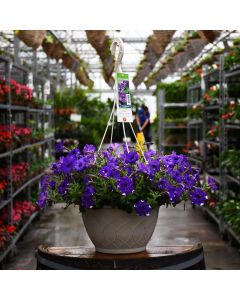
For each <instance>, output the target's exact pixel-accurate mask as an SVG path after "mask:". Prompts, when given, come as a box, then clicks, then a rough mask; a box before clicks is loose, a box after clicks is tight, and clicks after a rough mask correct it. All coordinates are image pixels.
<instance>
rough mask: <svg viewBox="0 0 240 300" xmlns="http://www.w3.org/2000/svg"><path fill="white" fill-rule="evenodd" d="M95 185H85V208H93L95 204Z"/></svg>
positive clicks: (83, 196) (83, 200) (83, 197)
mask: <svg viewBox="0 0 240 300" xmlns="http://www.w3.org/2000/svg"><path fill="white" fill-rule="evenodd" d="M93 195H94V187H93V186H92V185H87V186H85V187H84V190H83V195H82V199H81V200H82V206H83V207H84V208H92V207H93V205H94V201H93Z"/></svg>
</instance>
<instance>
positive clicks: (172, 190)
mask: <svg viewBox="0 0 240 300" xmlns="http://www.w3.org/2000/svg"><path fill="white" fill-rule="evenodd" d="M167 192H168V195H169V200H170V202H176V201H178V200H179V199H180V197H181V196H182V194H183V192H184V188H183V186H182V185H179V186H169V187H168V191H167Z"/></svg>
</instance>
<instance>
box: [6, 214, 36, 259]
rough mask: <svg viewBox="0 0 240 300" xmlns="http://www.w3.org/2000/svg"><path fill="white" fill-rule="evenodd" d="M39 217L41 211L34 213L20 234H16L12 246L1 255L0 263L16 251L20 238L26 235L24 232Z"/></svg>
mask: <svg viewBox="0 0 240 300" xmlns="http://www.w3.org/2000/svg"><path fill="white" fill-rule="evenodd" d="M38 215H39V211H36V212H34V213H33V214H32V215H31V216H30V217H29V219H28V220H27V221H26V223H25V224H24V225H23V227H22V228H21V229H20V230H19V231H18V233H17V234H16V236H15V237H14V238H13V240H12V241H11V243H10V245H9V246H8V247H7V249H6V250H5V251H4V252H3V253H2V254H0V263H1V262H2V261H4V259H5V258H6V257H7V255H8V254H9V253H10V252H11V251H13V250H14V248H15V247H16V243H17V242H18V240H19V239H20V237H21V236H22V235H23V234H24V232H25V231H26V230H27V228H28V227H29V225H30V224H31V223H32V222H33V220H34V219H36V217H37V216H38Z"/></svg>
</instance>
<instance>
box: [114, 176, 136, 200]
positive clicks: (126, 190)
mask: <svg viewBox="0 0 240 300" xmlns="http://www.w3.org/2000/svg"><path fill="white" fill-rule="evenodd" d="M117 188H118V189H119V191H120V192H122V195H123V196H127V195H130V194H132V193H133V192H134V186H133V180H132V178H129V177H127V176H123V177H121V178H120V179H119V180H118V184H117Z"/></svg>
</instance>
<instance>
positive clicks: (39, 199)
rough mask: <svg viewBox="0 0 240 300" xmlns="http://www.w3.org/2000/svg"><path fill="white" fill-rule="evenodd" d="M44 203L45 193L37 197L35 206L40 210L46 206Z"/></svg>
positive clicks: (45, 200)
mask: <svg viewBox="0 0 240 300" xmlns="http://www.w3.org/2000/svg"><path fill="white" fill-rule="evenodd" d="M46 202H47V194H46V193H45V192H41V193H40V194H39V197H38V201H37V205H38V206H39V207H40V208H43V207H45V206H46Z"/></svg>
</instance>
